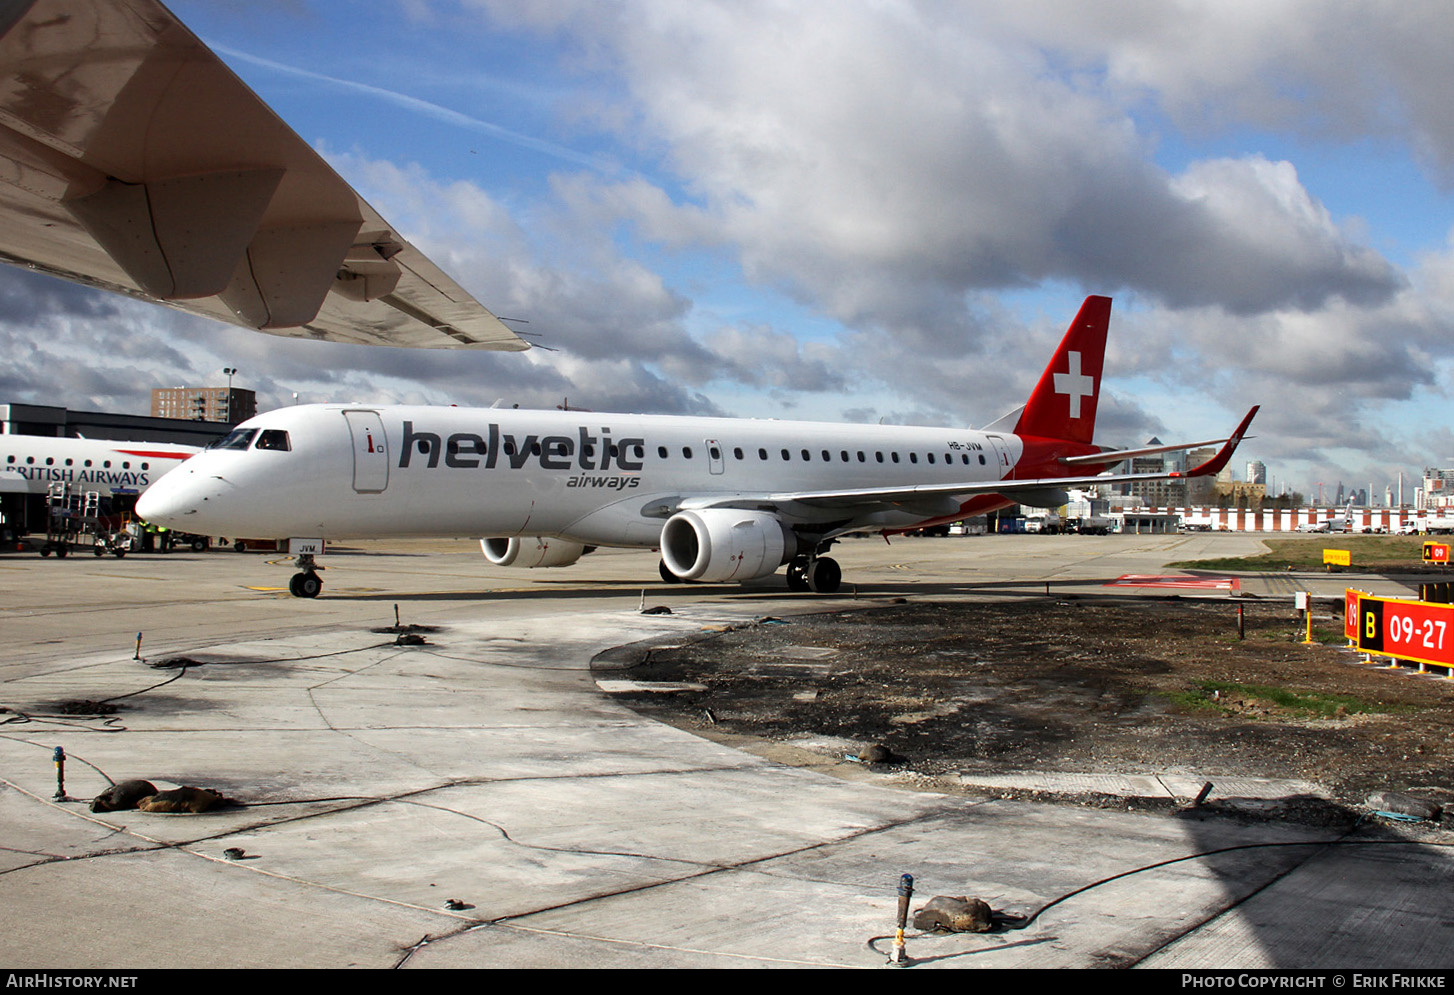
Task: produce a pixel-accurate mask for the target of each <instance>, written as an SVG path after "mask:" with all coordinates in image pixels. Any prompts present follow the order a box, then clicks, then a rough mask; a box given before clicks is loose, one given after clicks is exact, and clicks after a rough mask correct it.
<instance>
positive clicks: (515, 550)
mask: <svg viewBox="0 0 1454 995" xmlns="http://www.w3.org/2000/svg"><path fill="white" fill-rule="evenodd" d="M480 549H481V550H483V551H484V554H485V559H487V560H489V561H490V562H491V563H493V564H495V566H497V567H568V566H570V565H571V564H572V563H574V562H575V561H576V560H579V559H580V558H581V556H582V555H583V554H584V553H585V552H586V547H585V546H582V545H581V544H580V543H578V542H571V541H570V540H569V539H551V538H549V537H548V536H525V537H524V538H520V537H519V536H512V537H511V538H509V539H481V540H480Z"/></svg>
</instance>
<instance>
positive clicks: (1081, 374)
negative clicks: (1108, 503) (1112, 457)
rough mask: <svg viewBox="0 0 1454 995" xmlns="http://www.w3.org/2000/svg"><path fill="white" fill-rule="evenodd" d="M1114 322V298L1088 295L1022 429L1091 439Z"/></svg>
mask: <svg viewBox="0 0 1454 995" xmlns="http://www.w3.org/2000/svg"><path fill="white" fill-rule="evenodd" d="M1110 323H1111V299H1110V298H1109V297H1087V298H1086V299H1085V303H1084V304H1082V305H1081V306H1080V313H1079V314H1077V315H1076V316H1075V320H1074V321H1072V322H1071V323H1070V328H1069V329H1068V330H1067V331H1066V333H1065V338H1063V339H1061V340H1060V348H1059V349H1056V350H1055V355H1054V356H1053V357H1051V359H1050V365H1049V366H1047V367H1045V372H1044V373H1043V374H1041V376H1040V382H1039V383H1038V384H1036V385H1035V391H1034V393H1032V394H1031V395H1030V400H1029V401H1028V402H1026V404H1025V410H1024V412H1022V413H1021V415H1020V421H1019V423H1018V424H1016V426H1015V434H1016V435H1036V436H1039V437H1041V438H1044V439H1068V440H1070V441H1072V442H1090V441H1091V436H1092V435H1093V434H1094V433H1095V429H1096V402H1097V401H1098V400H1099V399H1100V395H1101V366H1102V365H1103V364H1104V362H1105V358H1106V330H1107V328H1109V327H1110Z"/></svg>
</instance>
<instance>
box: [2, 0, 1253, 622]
mask: <svg viewBox="0 0 1454 995" xmlns="http://www.w3.org/2000/svg"><path fill="white" fill-rule="evenodd" d="M0 66H3V67H4V73H3V75H0V261H7V262H10V263H13V264H15V265H20V266H24V267H27V268H30V269H35V270H39V271H41V272H45V273H50V274H52V275H54V276H59V277H62V278H64V279H70V280H75V281H78V282H81V283H85V284H88V285H90V286H99V287H104V288H107V289H110V290H113V291H116V292H118V293H123V294H127V295H130V296H133V297H139V298H143V299H146V300H151V301H156V302H159V303H164V304H167V305H169V306H172V307H177V308H181V309H184V310H188V311H192V312H195V313H198V314H204V315H208V316H211V317H214V318H218V319H220V320H223V321H228V322H232V323H234V324H238V325H242V326H245V327H248V328H254V329H257V330H259V331H265V332H270V333H273V334H279V335H293V336H300V337H307V338H321V339H330V340H338V341H347V342H361V343H370V344H375V345H394V346H407V347H447V348H477V349H524V348H528V343H526V342H524V341H522V340H521V339H520V338H519V336H517V335H516V334H515V333H514V332H513V331H512V330H511V329H509V328H508V327H506V326H505V325H504V324H502V323H501V321H500V320H499V319H498V318H496V317H495V316H494V315H493V314H491V313H490V312H489V311H487V310H485V308H484V307H482V306H481V305H480V304H479V303H478V302H477V301H475V300H474V299H473V298H472V297H470V295H469V294H468V293H466V292H465V291H464V290H463V289H461V288H460V287H459V286H458V284H456V283H455V282H454V281H453V280H451V279H450V278H449V277H448V276H446V275H445V274H444V273H443V272H442V271H441V270H440V269H439V268H438V267H437V266H435V265H434V264H433V263H431V262H430V261H429V260H428V259H427V258H425V257H424V256H423V254H422V253H420V252H419V251H418V250H417V249H415V248H414V247H413V246H412V245H410V244H409V243H408V242H407V241H405V240H404V239H403V238H402V237H400V236H399V234H398V233H397V232H396V231H394V230H393V229H392V227H391V226H389V225H388V223H387V222H385V221H384V220H383V218H381V217H380V216H379V214H378V213H377V212H376V211H374V209H373V208H372V207H370V206H369V205H368V204H367V203H365V202H364V201H363V199H362V198H360V197H359V196H358V194H357V193H356V192H355V191H354V190H353V189H352V188H351V187H350V186H349V185H348V184H347V183H346V182H345V181H344V180H343V179H342V178H340V177H339V176H338V175H337V174H336V173H335V172H334V171H333V170H332V169H331V168H330V167H329V166H328V165H327V164H326V163H324V162H323V160H322V159H321V158H319V156H318V155H317V154H316V153H315V152H314V151H313V150H312V149H311V148H310V147H309V145H308V143H307V142H305V141H303V140H302V139H301V138H299V137H298V135H296V134H295V133H294V132H293V131H291V130H290V129H289V128H288V127H287V125H285V124H284V123H283V122H282V121H281V120H279V119H278V117H277V116H276V115H275V114H274V113H273V112H272V111H271V109H269V108H268V107H267V106H266V105H265V104H263V103H262V101H261V100H259V99H258V98H257V96H256V95H255V94H254V93H252V91H251V90H249V89H248V88H247V86H246V85H245V84H244V83H242V82H241V81H240V80H239V79H237V77H236V76H234V75H233V74H232V73H231V71H229V70H228V69H227V67H226V66H224V65H223V64H222V62H221V61H220V60H219V59H218V58H217V57H216V56H215V55H214V54H213V53H212V52H211V51H209V50H208V49H207V47H206V46H205V45H203V44H202V43H201V42H200V41H198V39H197V38H196V36H194V35H193V34H192V33H191V32H190V31H188V30H187V28H186V27H185V26H183V25H182V24H181V23H180V22H179V21H178V20H177V19H176V17H175V16H173V15H172V13H171V12H170V11H168V10H167V9H166V8H165V7H163V6H162V5H161V4H159V3H157V2H155V0H32V2H26V0H11V2H7V3H0ZM1109 311H1110V301H1109V300H1108V299H1106V298H1103V297H1092V298H1089V299H1087V301H1086V304H1085V306H1084V307H1083V308H1082V311H1081V314H1080V316H1079V317H1078V318H1077V319H1076V321H1075V323H1074V324H1073V325H1072V326H1071V329H1070V331H1069V332H1068V333H1067V335H1066V339H1065V341H1064V342H1063V343H1062V344H1061V348H1060V349H1059V350H1058V351H1057V352H1056V354H1055V357H1054V358H1053V359H1052V361H1051V363H1050V365H1049V366H1048V367H1047V368H1046V371H1045V374H1044V376H1043V377H1042V378H1041V380H1040V383H1039V385H1038V386H1037V387H1036V388H1035V391H1034V393H1033V394H1032V395H1031V398H1030V401H1029V403H1028V404H1027V405H1026V407H1025V409H1024V412H1023V414H1022V415H1021V416H1020V417H1019V420H1018V422H1016V423H1015V424H1013V425H1008V424H1006V425H1001V424H1000V423H996V424H995V425H992V426H990V427H989V428H988V429H986V430H983V431H978V432H975V431H970V430H967V429H966V430H960V429H925V428H897V427H889V426H859V427H855V426H847V425H843V426H839V425H824V424H809V423H791V422H772V421H723V420H712V419H696V418H674V417H653V416H647V415H589V416H587V415H585V414H582V413H573V412H564V413H555V412H529V411H503V410H495V409H490V410H485V411H470V410H464V409H457V408H398V407H389V408H380V407H370V406H368V405H322V406H308V407H300V408H291V409H288V410H285V411H278V412H273V413H271V414H267V415H262V416H260V417H258V418H256V419H253V420H251V421H249V422H247V423H245V424H244V425H242V426H239V429H238V431H237V432H236V433H234V434H233V435H232V436H230V437H229V438H228V439H227V440H226V442H225V443H224V444H223V446H222V447H220V448H217V449H213V450H209V451H208V452H206V453H203V454H201V455H200V456H198V457H196V458H195V459H194V460H192V461H189V462H188V463H187V464H184V467H183V468H182V470H180V471H178V472H174V473H172V474H170V475H168V476H167V477H166V478H165V479H164V480H163V481H161V482H159V483H157V484H156V485H154V486H153V487H152V488H151V489H150V490H149V491H148V492H147V494H146V495H144V496H143V498H142V501H141V503H140V505H139V506H138V513H140V514H143V515H145V516H147V517H149V518H154V519H155V520H157V521H159V522H161V523H163V524H171V525H173V526H175V527H178V528H182V529H185V530H187V531H194V532H211V533H214V534H219V533H222V534H229V535H245V534H263V535H273V536H288V537H290V538H294V539H297V540H299V541H298V542H295V543H293V544H292V545H293V549H294V551H295V552H296V553H298V556H299V568H300V571H299V573H298V574H297V575H296V576H295V577H294V578H293V584H292V589H293V591H294V593H295V594H299V595H302V596H313V595H316V594H317V593H318V590H319V587H320V584H319V580H318V577H317V574H316V572H315V563H314V555H315V553H316V550H317V549H318V548H320V545H321V543H319V542H315V541H314V540H322V539H324V538H329V537H345V536H385V535H449V536H455V535H483V536H489V537H492V538H489V539H487V540H485V550H486V555H488V556H489V557H490V558H491V559H492V560H494V561H495V562H497V563H502V564H509V565H513V566H552V565H561V564H565V563H569V562H572V561H574V560H575V559H577V558H578V557H579V556H581V555H582V553H584V552H585V550H586V548H587V547H588V546H591V545H602V544H611V545H621V546H644V547H655V546H660V547H661V550H662V572H663V575H664V576H669V577H673V578H682V579H690V580H707V581H724V580H747V579H751V578H753V577H762V576H766V575H768V574H771V573H773V572H774V571H776V569H777V568H778V567H779V566H781V565H783V564H786V565H787V568H788V570H787V576H788V583H789V585H790V586H791V587H793V588H795V589H802V588H805V587H806V588H815V589H817V590H822V591H827V590H832V589H833V588H835V587H836V586H837V585H838V582H839V576H840V575H839V570H838V566H837V564H836V563H834V562H833V561H832V560H831V559H830V558H828V557H827V556H824V555H823V554H824V552H825V551H826V550H827V548H828V547H829V545H831V543H832V542H833V540H834V538H835V537H836V536H839V535H841V534H843V533H844V532H846V531H849V530H852V529H864V528H878V529H882V530H884V531H885V532H891V531H894V530H897V529H904V528H911V527H916V526H919V525H923V524H926V523H934V522H942V521H950V520H953V519H957V518H962V517H964V516H966V515H974V514H981V513H983V512H985V511H989V510H991V509H993V508H997V507H1001V506H1003V505H1005V504H1007V503H1009V502H1010V501H1023V502H1027V503H1031V504H1036V505H1042V506H1045V505H1055V504H1059V503H1062V502H1063V501H1064V500H1065V497H1064V492H1063V490H1062V488H1064V487H1069V486H1078V485H1088V484H1095V483H1104V482H1108V481H1115V480H1134V479H1153V478H1159V477H1165V476H1168V475H1164V474H1162V475H1143V476H1141V477H1136V476H1128V475H1122V476H1119V477H1098V476H1096V474H1097V473H1098V472H1100V471H1102V470H1104V469H1105V468H1107V467H1109V466H1111V465H1114V464H1115V463H1117V462H1119V461H1120V460H1122V459H1124V458H1126V457H1128V456H1130V455H1136V454H1141V453H1151V452H1169V451H1173V450H1177V449H1182V448H1190V446H1185V447H1183V446H1172V447H1159V448H1157V449H1153V450H1136V451H1129V450H1127V451H1122V452H1119V453H1116V454H1103V453H1099V452H1098V449H1097V447H1096V446H1095V445H1093V444H1092V442H1091V431H1092V429H1093V427H1094V424H1095V411H1096V402H1097V399H1098V397H1099V392H1100V379H1101V360H1102V356H1103V353H1104V343H1105V332H1106V324H1107V319H1108V317H1109ZM1255 410H1256V409H1254V412H1255ZM1251 418H1252V414H1251V413H1249V414H1248V416H1247V418H1246V419H1244V420H1243V422H1242V424H1241V425H1240V426H1239V427H1238V429H1237V431H1236V432H1235V433H1233V435H1232V436H1231V437H1230V438H1229V439H1227V440H1214V441H1225V445H1224V446H1223V448H1222V450H1221V451H1220V452H1219V453H1218V454H1217V456H1216V457H1215V458H1214V459H1213V460H1211V461H1209V462H1208V463H1206V464H1204V465H1203V466H1201V467H1197V468H1196V469H1194V470H1192V471H1190V474H1189V475H1202V474H1207V473H1214V472H1216V470H1217V469H1219V468H1220V467H1221V466H1222V465H1224V464H1225V463H1226V461H1227V459H1228V458H1229V457H1230V456H1231V452H1232V449H1233V448H1234V447H1235V446H1236V444H1237V442H1238V441H1239V439H1240V438H1241V435H1242V433H1243V432H1244V431H1245V430H1246V427H1247V424H1248V423H1249V422H1250V421H1251ZM1204 444H1205V443H1194V444H1192V445H1204Z"/></svg>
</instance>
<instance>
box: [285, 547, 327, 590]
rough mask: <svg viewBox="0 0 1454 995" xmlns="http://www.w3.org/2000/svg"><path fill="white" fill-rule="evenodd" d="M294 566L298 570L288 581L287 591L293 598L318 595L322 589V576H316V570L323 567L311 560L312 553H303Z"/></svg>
mask: <svg viewBox="0 0 1454 995" xmlns="http://www.w3.org/2000/svg"><path fill="white" fill-rule="evenodd" d="M295 566H297V568H298V570H299V571H300V572H299V573H295V574H294V575H293V576H292V579H290V580H289V581H288V593H289V594H291V595H292V596H293V597H295V598H316V597H318V592H319V591H321V590H323V578H322V577H319V576H318V571H319V570H322V569H323V568H322V567H320V566H318V564H317V563H315V562H314V561H313V554H311V553H303V554H302V555H300V556H299V557H298V560H297V563H296V564H295Z"/></svg>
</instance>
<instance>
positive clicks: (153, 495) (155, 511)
mask: <svg viewBox="0 0 1454 995" xmlns="http://www.w3.org/2000/svg"><path fill="white" fill-rule="evenodd" d="M198 483H199V481H198V480H197V479H196V474H195V472H194V471H190V470H186V469H184V468H178V469H176V470H173V471H172V472H171V473H169V474H167V475H166V476H164V477H162V478H161V479H160V480H158V481H157V482H156V483H154V484H152V485H151V486H150V487H148V488H147V489H146V493H145V494H143V495H142V496H141V497H140V498H139V499H138V500H137V502H136V514H137V516H138V517H140V518H143V519H145V520H146V521H148V522H151V523H152V524H154V525H165V526H167V527H168V528H173V529H180V530H183V531H196V530H195V529H190V528H188V526H189V525H191V524H193V523H192V522H190V521H189V518H193V517H195V516H196V514H197V512H198V511H199V510H200V506H201V503H202V501H204V500H205V495H203V494H202V490H203V489H202V488H200V487H198V486H197V484H198Z"/></svg>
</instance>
